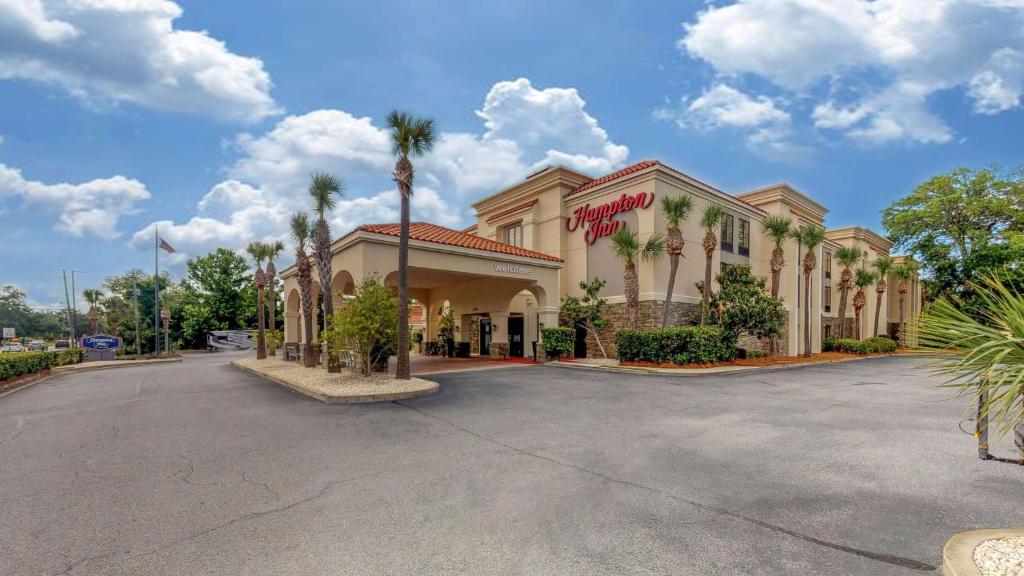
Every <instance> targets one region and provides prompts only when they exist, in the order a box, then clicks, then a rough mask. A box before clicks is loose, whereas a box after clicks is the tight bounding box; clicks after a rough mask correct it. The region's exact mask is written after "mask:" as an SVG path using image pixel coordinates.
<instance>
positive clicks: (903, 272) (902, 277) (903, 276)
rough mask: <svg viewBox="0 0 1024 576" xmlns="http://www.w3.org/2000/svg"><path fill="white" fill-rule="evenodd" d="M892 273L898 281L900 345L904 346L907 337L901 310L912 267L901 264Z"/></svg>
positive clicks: (912, 272) (911, 274) (907, 263)
mask: <svg viewBox="0 0 1024 576" xmlns="http://www.w3.org/2000/svg"><path fill="white" fill-rule="evenodd" d="M892 273H893V274H894V275H896V278H897V279H899V281H900V285H899V289H898V290H899V293H900V345H902V346H906V344H907V337H906V334H905V332H906V330H905V327H904V326H903V323H904V315H903V308H904V302H905V301H906V299H907V290H908V289H909V286H908V285H907V282H908V281H909V280H910V279H911V278H913V277H914V265H913V264H911V263H910V262H901V263H899V264H897V265H896V266H895V267H894V268H893V269H892Z"/></svg>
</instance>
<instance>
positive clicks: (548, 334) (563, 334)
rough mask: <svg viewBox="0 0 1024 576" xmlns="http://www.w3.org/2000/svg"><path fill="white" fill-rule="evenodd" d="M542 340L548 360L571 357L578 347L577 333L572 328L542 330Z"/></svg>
mask: <svg viewBox="0 0 1024 576" xmlns="http://www.w3.org/2000/svg"><path fill="white" fill-rule="evenodd" d="M540 339H541V344H542V345H543V347H544V354H547V357H548V358H561V357H562V356H571V355H572V351H573V348H574V347H575V346H576V331H575V330H573V329H572V328H559V327H554V328H542V329H541V331H540Z"/></svg>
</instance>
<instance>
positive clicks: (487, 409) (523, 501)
mask: <svg viewBox="0 0 1024 576" xmlns="http://www.w3.org/2000/svg"><path fill="white" fill-rule="evenodd" d="M233 357H234V356H233V355H231V354H227V353H221V354H210V355H202V356H193V357H190V358H188V359H187V360H186V361H185V362H183V363H180V364H172V365H154V366H139V367H133V368H122V369H117V370H106V371H95V372H84V373H77V374H71V375H67V376H61V377H59V378H55V379H51V380H48V381H46V382H43V383H40V384H38V385H36V386H33V387H31V388H28V389H25V390H22V391H19V392H15V393H14V394H11V395H8V396H5V397H2V398H0V517H2V518H3V522H2V523H0V574H3V575H12V576H14V575H17V576H23V575H57V574H63V575H83V574H90V575H91V574H125V575H128V574H130V575H140V574H217V575H221V574H228V575H233V574H238V575H243V574H244V575H253V574H273V575H284V574H313V575H323V574H467V575H480V574H529V575H534V574H545V575H546V574H552V575H553V574H765V575H768V574H773V575H774V574H921V573H928V572H933V573H934V569H935V567H937V566H938V565H939V562H940V557H941V546H942V544H943V543H944V542H945V540H946V539H947V538H949V536H951V535H952V534H953V533H954V532H958V531H962V530H969V529H974V528H981V527H998V526H1021V525H1024V468H1021V467H1017V466H1012V465H1008V464H1000V463H993V462H981V461H979V460H977V459H976V456H975V444H974V439H973V438H971V437H970V436H967V435H965V434H962V433H961V432H960V430H959V429H958V428H957V424H958V422H959V421H960V419H961V418H962V417H963V416H964V408H965V406H966V401H949V400H948V399H949V398H950V396H951V394H952V393H951V391H950V390H948V389H941V388H938V387H937V386H936V384H937V380H935V379H934V378H933V377H930V376H929V375H928V374H927V373H926V372H925V371H923V370H921V369H920V365H921V363H922V360H920V359H916V358H897V357H893V358H878V359H871V360H864V361H859V362H854V363H846V364H832V365H824V366H817V367H804V368H792V369H783V370H772V371H763V372H757V373H745V374H744V373H741V374H733V375H719V376H713V377H699V378H694V377H661V376H644V375H636V376H633V375H622V374H613V373H604V372H596V371H584V370H575V369H570V368H558V367H510V368H507V369H504V368H503V369H496V370H487V371H479V372H461V373H453V374H444V375H433V376H431V378H433V379H436V380H438V381H439V382H440V383H441V385H442V389H441V392H440V393H438V394H437V395H434V396H430V397H425V398H418V399H414V400H407V401H402V402H400V403H387V404H380V405H356V406H338V405H324V404H320V403H318V402H316V401H314V400H311V399H308V398H306V397H304V396H301V395H299V394H297V393H294V392H291V391H288V390H286V389H283V388H281V387H279V386H277V385H275V384H272V383H270V382H267V381H264V380H261V379H259V378H257V377H255V376H251V375H249V374H246V373H243V372H240V371H237V370H235V369H233V368H231V367H230V366H229V365H228V361H229V360H230V359H231V358H233ZM995 451H997V452H1003V453H1005V454H1009V453H1010V443H1009V442H1008V441H1003V442H1002V443H1001V444H999V445H998V446H997V447H996V448H995Z"/></svg>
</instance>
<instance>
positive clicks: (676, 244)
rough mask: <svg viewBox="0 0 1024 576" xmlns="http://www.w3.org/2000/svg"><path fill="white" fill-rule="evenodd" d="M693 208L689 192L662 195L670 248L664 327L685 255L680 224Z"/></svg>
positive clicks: (663, 214)
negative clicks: (678, 194)
mask: <svg viewBox="0 0 1024 576" xmlns="http://www.w3.org/2000/svg"><path fill="white" fill-rule="evenodd" d="M690 210H693V198H691V197H690V196H689V195H687V194H683V195H682V196H662V198H661V214H662V216H664V217H665V225H666V228H668V240H667V242H666V248H667V249H668V260H669V273H668V289H667V290H666V291H665V311H664V312H662V314H661V325H662V327H665V326H668V313H669V309H670V308H671V304H672V291H673V290H674V289H675V285H676V271H678V270H679V258H680V257H681V256H682V255H683V232H682V231H681V230H680V229H679V224H680V223H681V222H683V221H684V220H686V217H687V216H688V215H689V214H690Z"/></svg>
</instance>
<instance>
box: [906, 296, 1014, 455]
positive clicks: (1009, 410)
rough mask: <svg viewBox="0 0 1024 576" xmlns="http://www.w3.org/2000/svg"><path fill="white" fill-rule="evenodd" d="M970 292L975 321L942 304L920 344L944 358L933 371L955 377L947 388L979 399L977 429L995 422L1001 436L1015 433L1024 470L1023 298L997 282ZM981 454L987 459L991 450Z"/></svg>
mask: <svg viewBox="0 0 1024 576" xmlns="http://www.w3.org/2000/svg"><path fill="white" fill-rule="evenodd" d="M972 288H973V289H974V290H975V291H976V293H977V294H978V296H979V297H980V301H981V302H982V306H981V307H980V308H979V309H977V310H972V314H974V315H969V314H966V313H965V312H964V311H963V310H961V309H959V308H958V307H957V305H955V304H954V303H952V302H949V301H947V300H946V299H944V298H939V299H937V300H935V301H934V302H932V303H931V304H929V306H928V309H927V311H926V313H925V314H924V315H923V317H922V319H921V332H920V344H921V345H922V346H923V347H925V348H932V349H939V350H942V351H943V352H945V353H944V354H941V355H940V356H939V359H938V360H937V361H936V363H935V364H934V365H933V366H934V368H936V369H937V370H939V371H941V372H945V373H947V374H949V375H950V376H951V377H952V380H951V381H950V382H949V385H952V386H957V387H959V388H960V389H961V391H962V392H963V393H964V394H965V395H967V394H969V395H971V396H974V397H976V398H978V420H979V424H980V423H981V422H984V421H987V420H989V419H990V418H991V419H993V420H995V421H998V422H1000V423H1002V426H1001V429H1000V432H1002V433H1006V432H1008V431H1009V429H1010V428H1011V427H1012V428H1013V431H1014V443H1015V444H1016V445H1017V448H1018V450H1020V463H1021V464H1024V410H1021V403H1022V402H1024V347H1021V342H1022V341H1024V296H1022V295H1021V293H1020V292H1018V291H1017V290H1015V289H1013V288H1010V287H1008V286H1006V284H1004V283H1003V281H1002V280H1001V279H1000V278H998V277H996V276H992V277H989V278H985V279H983V280H982V281H981V282H979V283H977V284H973V285H972ZM982 426H983V425H982ZM979 428H980V426H979ZM986 428H987V426H986ZM979 432H982V430H981V429H979ZM979 439H980V438H979ZM979 452H981V456H982V458H986V459H987V458H989V455H988V448H987V446H979Z"/></svg>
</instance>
